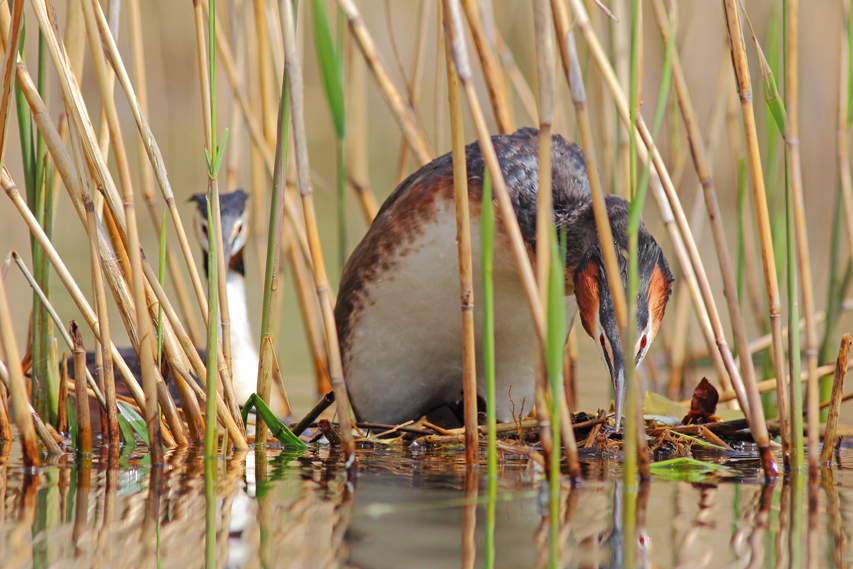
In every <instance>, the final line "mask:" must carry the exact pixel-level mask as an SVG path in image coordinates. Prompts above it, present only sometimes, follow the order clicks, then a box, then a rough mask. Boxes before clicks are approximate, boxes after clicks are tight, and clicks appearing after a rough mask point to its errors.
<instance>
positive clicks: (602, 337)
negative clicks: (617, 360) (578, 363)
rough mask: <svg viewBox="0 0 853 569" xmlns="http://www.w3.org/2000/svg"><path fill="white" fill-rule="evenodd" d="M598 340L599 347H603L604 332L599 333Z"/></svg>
mask: <svg viewBox="0 0 853 569" xmlns="http://www.w3.org/2000/svg"><path fill="white" fill-rule="evenodd" d="M598 341H599V342H601V347H602V348H603V347H604V334H603V333H602V334H601V336H599V337H598Z"/></svg>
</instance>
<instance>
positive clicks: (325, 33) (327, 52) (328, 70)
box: [312, 0, 346, 138]
mask: <svg viewBox="0 0 853 569" xmlns="http://www.w3.org/2000/svg"><path fill="white" fill-rule="evenodd" d="M312 6H313V8H314V46H315V47H316V49H317V61H318V62H319V64H320V72H321V77H322V80H323V89H325V91H326V99H327V100H328V102H329V110H330V111H331V113H332V120H333V121H334V123H335V134H336V135H337V137H338V138H343V137H344V132H345V129H346V111H345V108H344V90H343V87H342V86H341V64H340V60H339V59H338V55H337V52H336V50H335V42H334V40H333V39H332V32H331V30H330V28H329V18H328V16H327V14H326V4H325V0H312Z"/></svg>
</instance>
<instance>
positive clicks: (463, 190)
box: [444, 6, 492, 468]
mask: <svg viewBox="0 0 853 569" xmlns="http://www.w3.org/2000/svg"><path fill="white" fill-rule="evenodd" d="M445 10H446V6H445ZM445 13H446V12H445ZM452 40H453V34H452V33H446V34H445V43H444V45H445V54H446V57H445V61H446V63H447V93H448V99H449V108H450V138H451V140H452V147H453V196H454V201H455V203H456V244H457V247H458V254H459V286H460V289H461V290H460V305H461V307H462V393H463V401H464V416H465V464H466V465H467V466H468V467H469V468H471V467H473V466H475V465H477V464H478V462H479V443H478V442H477V438H478V435H477V346H476V336H475V333H474V269H473V266H472V261H471V213H470V210H469V207H468V168H467V163H466V160H465V123H464V121H463V117H462V91H461V89H460V85H459V75H458V74H457V73H456V68H455V67H454V66H453V64H452V58H451V56H450V50H451V46H450V42H451V41H452ZM491 206H492V204H482V207H491Z"/></svg>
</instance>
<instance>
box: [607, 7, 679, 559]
mask: <svg viewBox="0 0 853 569" xmlns="http://www.w3.org/2000/svg"><path fill="white" fill-rule="evenodd" d="M641 10H642V4H641V3H640V1H639V0H633V1H632V2H631V52H630V58H631V76H630V91H629V95H628V96H629V99H628V104H629V106H630V112H631V124H632V125H635V124H637V117H638V116H639V114H640V89H641V86H640V82H641V80H642V77H641V75H640V72H641V69H640V65H641V64H642V61H641V52H640V49H641V46H642V44H641V26H642V12H641ZM665 67H670V66H669V65H667V66H665ZM628 138H629V141H630V147H629V174H630V175H629V183H630V184H631V191H630V196H631V205H630V207H629V213H628V283H627V284H628V290H627V300H628V323H627V326H626V332H625V337H624V338H622V352H623V360H624V362H625V363H624V370H625V372H624V373H625V399H626V402H625V403H626V417H625V432H624V435H623V438H622V468H623V472H622V480H623V484H624V486H623V488H622V496H623V510H622V523H623V530H624V532H625V537H624V544H623V557H622V558H623V562H624V566H625V567H633V566H634V565H635V559H636V553H637V551H636V540H635V539H634V537H635V530H636V516H635V505H636V500H637V438H638V437H637V435H638V432H637V426H638V425H637V412H638V409H637V396H638V394H639V390H638V389H637V388H636V387H635V385H634V384H635V382H636V380H637V375H636V370H635V367H634V355H633V352H634V349H633V346H634V343H635V340H636V335H637V331H636V328H637V294H638V291H639V288H640V284H639V277H638V273H637V262H636V258H637V240H638V232H639V227H640V212H641V211H642V202H643V201H644V199H645V192H646V188H648V184H641V185H640V187H637V186H636V184H637V142H636V138H635V137H633V136H629V137H628ZM644 186H645V187H644ZM617 427H618V425H617Z"/></svg>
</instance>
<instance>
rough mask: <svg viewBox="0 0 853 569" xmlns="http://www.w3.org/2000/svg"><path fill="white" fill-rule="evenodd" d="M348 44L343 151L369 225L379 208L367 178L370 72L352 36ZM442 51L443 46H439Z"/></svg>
mask: <svg viewBox="0 0 853 569" xmlns="http://www.w3.org/2000/svg"><path fill="white" fill-rule="evenodd" d="M346 37H348V38H350V39H349V40H346V41H345V45H346V52H347V65H345V66H344V71H345V73H347V74H348V80H347V82H346V85H347V89H346V91H345V93H344V94H345V95H346V96H347V97H348V101H347V107H346V109H347V113H346V115H347V138H348V140H349V144H347V145H346V146H345V148H344V150H345V151H346V152H347V154H348V158H347V160H346V161H345V162H346V164H347V166H348V168H349V172H348V175H347V178H348V181H349V183H350V185H351V186H352V187H353V189H354V190H355V192H356V195H357V196H358V203H359V204H360V205H361V211H362V214H364V219H365V221H366V222H367V224H368V225H370V224H371V223H372V222H373V218H374V217H376V212H377V211H379V207H378V206H377V205H376V198H375V196H374V195H373V192H372V191H370V185H369V182H368V180H369V176H368V154H367V153H368V141H367V121H368V117H367V98H366V96H365V95H366V93H365V91H366V88H365V87H366V83H367V81H366V80H367V69H366V68H365V63H364V59H362V57H361V54H359V53H358V49H357V48H356V47H355V46H354V45H353V40H352V39H351V36H346ZM439 47H441V46H439Z"/></svg>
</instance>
